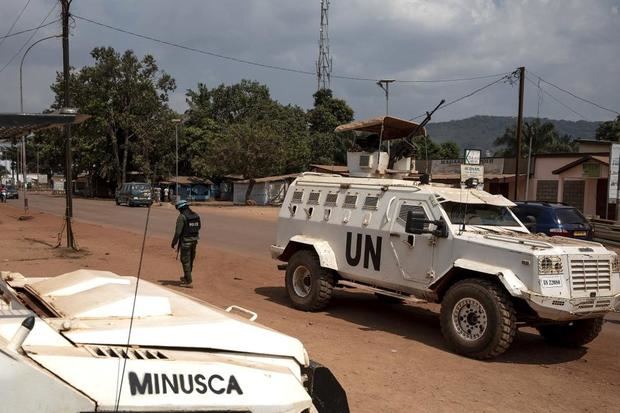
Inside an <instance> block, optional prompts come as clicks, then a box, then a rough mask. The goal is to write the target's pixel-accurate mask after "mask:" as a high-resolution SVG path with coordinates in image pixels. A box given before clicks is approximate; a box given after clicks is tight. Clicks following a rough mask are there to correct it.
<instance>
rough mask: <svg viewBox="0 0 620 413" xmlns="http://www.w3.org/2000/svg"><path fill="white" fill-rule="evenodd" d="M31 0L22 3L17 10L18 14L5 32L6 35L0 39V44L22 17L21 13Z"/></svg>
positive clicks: (0, 44)
mask: <svg viewBox="0 0 620 413" xmlns="http://www.w3.org/2000/svg"><path fill="white" fill-rule="evenodd" d="M30 1H31V0H28V1H27V2H26V4H25V5H24V7H23V8H22V9H21V11H20V12H19V14H18V15H17V17H16V18H15V20H13V24H11V27H9V31H8V32H6V35H5V36H4V37H3V38H2V39H0V46H2V43H4V39H6V38H7V36H8V35H10V34H11V32H12V31H13V29H14V28H15V25H16V24H17V22H18V21H19V19H20V18H21V17H22V14H24V11H25V10H26V7H28V5H29V4H30Z"/></svg>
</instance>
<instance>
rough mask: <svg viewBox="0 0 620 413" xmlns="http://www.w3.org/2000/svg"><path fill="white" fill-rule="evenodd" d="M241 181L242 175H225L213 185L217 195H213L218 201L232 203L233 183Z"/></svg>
mask: <svg viewBox="0 0 620 413" xmlns="http://www.w3.org/2000/svg"><path fill="white" fill-rule="evenodd" d="M238 181H243V175H225V176H223V177H222V178H221V179H220V180H219V183H218V184H217V185H214V189H216V188H217V192H218V193H217V195H215V194H214V195H213V196H214V198H215V199H217V200H218V201H232V200H233V196H234V190H233V188H234V186H235V182H238Z"/></svg>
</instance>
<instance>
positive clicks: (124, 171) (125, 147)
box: [121, 130, 129, 183]
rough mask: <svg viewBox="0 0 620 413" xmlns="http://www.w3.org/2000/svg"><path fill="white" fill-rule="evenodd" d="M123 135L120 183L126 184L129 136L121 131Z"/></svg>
mask: <svg viewBox="0 0 620 413" xmlns="http://www.w3.org/2000/svg"><path fill="white" fill-rule="evenodd" d="M123 134H124V135H125V143H124V144H123V167H122V169H121V177H122V178H121V179H122V183H125V182H127V155H128V152H129V134H128V133H127V131H125V130H124V131H123Z"/></svg>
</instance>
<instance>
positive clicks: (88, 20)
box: [72, 14, 316, 76]
mask: <svg viewBox="0 0 620 413" xmlns="http://www.w3.org/2000/svg"><path fill="white" fill-rule="evenodd" d="M72 16H73V17H75V18H76V19H78V20H83V21H86V22H89V23H92V24H95V25H97V26H101V27H105V28H108V29H111V30H115V31H117V32H121V33H125V34H129V35H132V36H135V37H139V38H141V39H146V40H151V41H153V42H156V43H161V44H165V45H168V46H173V47H178V48H180V49H184V50H187V51H190V52H196V53H200V54H204V55H208V56H212V57H217V58H219V59H226V60H230V61H233V62H237V63H245V64H248V65H253V66H259V67H263V68H266V69H274V70H280V71H284V72H293V73H299V74H304V75H311V76H316V73H315V72H310V71H307V70H300V69H292V68H287V67H282V66H275V65H270V64H265V63H259V62H253V61H251V60H245V59H240V58H237V57H231V56H225V55H223V54H219V53H214V52H209V51H206V50H201V49H197V48H195V47H189V46H183V45H181V44H178V43H173V42H169V41H166V40H161V39H157V38H155V37H151V36H146V35H143V34H139V33H135V32H131V31H129V30H125V29H121V28H118V27H114V26H110V25H108V24H104V23H99V22H96V21H94V20H91V19H88V18H86V17H81V16H78V15H75V14H72Z"/></svg>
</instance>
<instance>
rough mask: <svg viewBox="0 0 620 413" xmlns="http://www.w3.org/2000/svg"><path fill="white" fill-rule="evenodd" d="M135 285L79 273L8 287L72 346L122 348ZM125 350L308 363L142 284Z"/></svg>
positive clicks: (248, 329) (204, 308) (290, 346)
mask: <svg viewBox="0 0 620 413" xmlns="http://www.w3.org/2000/svg"><path fill="white" fill-rule="evenodd" d="M135 283H136V278H134V277H120V276H118V275H116V274H114V273H111V272H107V271H92V270H78V271H74V272H71V273H68V274H63V275H60V276H58V277H54V278H48V279H37V278H30V279H21V280H20V279H15V280H14V281H12V282H10V283H9V284H10V285H11V286H19V285H20V284H21V285H25V284H27V285H28V288H29V289H30V290H31V291H32V292H33V293H36V294H37V295H38V297H39V298H40V299H41V301H43V302H44V303H45V304H47V305H48V306H49V308H50V309H51V310H53V311H54V312H55V313H57V315H58V316H59V319H57V320H55V319H53V318H50V319H47V322H48V323H49V324H50V325H51V326H52V327H54V328H57V329H58V330H61V332H62V334H63V335H64V336H65V337H67V338H68V339H69V340H71V341H72V342H74V343H79V344H103V345H112V346H124V345H127V333H128V328H129V320H130V316H131V310H132V305H133V300H134V292H135V288H136V285H135ZM129 344H130V345H134V346H142V347H169V348H176V349H183V348H189V349H210V350H222V351H231V352H241V353H252V354H263V355H273V356H287V357H294V358H295V359H296V360H297V361H298V362H299V364H301V365H304V364H307V363H308V360H307V359H306V358H307V357H306V355H305V351H304V348H303V345H302V343H301V342H300V341H299V340H297V339H295V338H293V337H290V336H287V335H284V334H282V333H278V332H277V331H274V330H271V329H269V328H267V327H264V326H261V325H259V324H256V323H253V322H250V321H247V320H246V319H244V318H242V317H238V316H235V315H233V314H231V313H228V312H225V311H223V310H221V309H219V308H217V307H215V306H212V305H210V304H207V303H204V302H198V301H196V300H194V299H193V298H191V297H189V296H184V295H181V294H178V293H175V292H173V291H170V290H168V289H166V288H164V287H161V286H159V285H155V284H152V283H150V282H148V281H143V280H141V281H140V283H139V286H138V293H137V298H136V305H135V314H134V320H133V327H132V332H131V340H130V342H129Z"/></svg>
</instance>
